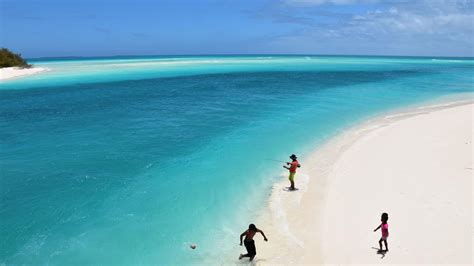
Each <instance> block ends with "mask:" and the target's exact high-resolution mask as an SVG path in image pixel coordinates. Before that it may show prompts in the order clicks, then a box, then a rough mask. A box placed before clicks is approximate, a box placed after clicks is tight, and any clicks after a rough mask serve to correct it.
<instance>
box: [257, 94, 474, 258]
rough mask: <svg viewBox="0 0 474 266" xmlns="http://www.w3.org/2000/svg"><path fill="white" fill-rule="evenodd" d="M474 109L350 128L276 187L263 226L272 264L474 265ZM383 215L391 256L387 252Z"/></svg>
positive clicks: (263, 254) (431, 111)
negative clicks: (382, 248) (382, 242)
mask: <svg viewBox="0 0 474 266" xmlns="http://www.w3.org/2000/svg"><path fill="white" fill-rule="evenodd" d="M473 110H474V105H473V104H472V103H469V104H466V103H464V104H461V105H459V104H457V105H448V106H444V107H433V108H425V109H417V110H415V111H414V112H411V113H405V114H402V115H396V116H386V117H383V118H380V119H376V121H370V122H368V123H365V124H364V125H361V126H359V127H357V128H353V129H351V130H348V131H347V132H345V133H344V134H343V135H341V136H339V137H336V138H335V139H333V140H332V141H330V142H329V143H327V144H326V145H325V146H324V147H322V148H320V149H318V151H317V152H316V153H315V154H314V155H313V156H311V158H309V159H307V160H305V161H303V162H302V164H303V166H304V167H303V168H302V170H301V171H300V173H299V174H298V177H297V178H298V179H297V186H299V188H300V190H298V191H296V192H286V191H284V190H282V187H284V186H287V184H286V183H287V181H284V182H283V181H282V182H281V183H279V184H276V185H275V186H274V188H273V192H272V195H271V198H270V201H269V206H270V208H269V211H268V212H267V213H266V214H265V215H263V216H262V218H261V219H260V221H259V224H260V225H261V227H262V229H263V228H267V231H266V233H267V235H268V238H269V242H268V243H261V244H260V243H259V248H260V250H259V254H258V255H257V256H258V257H259V260H258V261H257V262H260V263H261V264H267V263H270V264H272V263H298V264H299V263H308V264H314V263H323V264H354V263H355V264H378V263H383V264H398V263H410V264H421V263H430V264H431V263H436V264H440V263H449V264H471V263H472V254H473V251H472V236H473V227H472V206H473V203H472V190H473V187H472V185H473V183H472V178H473V172H472V171H473V169H472V168H473V160H472V157H473V145H472V139H473ZM382 212H387V213H388V214H389V220H388V224H389V232H390V236H389V238H388V244H389V250H390V251H389V252H388V253H386V254H385V255H382V254H377V249H378V240H379V238H380V235H381V233H380V231H377V232H373V229H375V228H376V227H377V226H378V225H379V224H380V215H381V213H382Z"/></svg>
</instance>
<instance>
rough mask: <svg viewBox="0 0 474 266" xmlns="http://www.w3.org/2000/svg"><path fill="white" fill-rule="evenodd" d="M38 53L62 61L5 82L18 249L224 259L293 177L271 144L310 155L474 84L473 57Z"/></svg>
mask: <svg viewBox="0 0 474 266" xmlns="http://www.w3.org/2000/svg"><path fill="white" fill-rule="evenodd" d="M32 63H34V64H35V65H36V66H38V67H47V68H49V69H50V71H48V72H47V73H43V74H38V75H35V76H30V77H26V78H22V79H18V80H11V81H6V82H3V83H0V127H1V131H0V171H1V172H0V174H1V175H0V197H1V198H0V217H1V219H0V236H1V237H0V241H1V242H0V243H1V247H0V263H6V264H34V265H38V264H39V265H44V264H52V265H84V264H101V265H130V264H158V263H159V264H176V263H180V264H191V263H200V262H201V263H202V262H215V263H222V262H226V261H223V260H222V258H224V257H227V256H228V255H229V254H231V252H233V251H235V246H236V245H237V244H238V235H239V234H240V233H241V231H242V230H243V229H245V227H246V226H248V224H249V223H250V222H253V221H254V218H255V217H256V215H257V214H258V211H259V210H261V208H263V207H265V199H266V198H267V197H268V193H269V192H270V187H271V185H272V184H273V183H274V182H275V181H277V180H280V179H281V178H284V177H283V176H282V173H283V170H284V169H283V168H281V164H279V163H278V162H275V161H274V160H287V158H288V155H290V154H291V153H296V154H298V155H300V158H301V159H302V161H304V158H305V155H307V154H309V153H310V152H311V151H313V150H314V149H315V148H317V147H318V145H320V144H321V143H323V142H324V141H326V140H327V139H328V138H330V137H332V136H334V135H335V134H337V133H339V132H341V131H342V130H344V129H345V128H347V127H349V126H353V125H355V124H357V123H358V122H360V121H363V120H364V119H367V118H370V117H374V116H376V115H378V114H380V113H383V112H386V111H389V110H392V109H395V108H401V107H404V106H408V105H412V104H419V103H422V102H426V101H432V100H435V99H438V98H440V97H445V96H456V95H462V96H459V97H461V98H464V99H466V98H472V92H474V87H473V77H474V60H473V59H470V58H403V57H342V56H334V57H331V56H269V55H262V56H200V57H193V56H179V57H172V56H168V57H117V58H89V59H49V60H32ZM262 227H264V225H262ZM269 238H271V236H269ZM191 242H194V243H197V244H198V249H196V250H194V251H191V250H190V249H189V248H188V247H187V245H188V244H189V243H191ZM237 255H238V254H237Z"/></svg>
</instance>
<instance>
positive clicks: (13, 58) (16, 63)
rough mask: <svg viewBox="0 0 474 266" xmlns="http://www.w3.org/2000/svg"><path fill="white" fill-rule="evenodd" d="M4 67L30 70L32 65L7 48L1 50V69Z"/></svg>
mask: <svg viewBox="0 0 474 266" xmlns="http://www.w3.org/2000/svg"><path fill="white" fill-rule="evenodd" d="M4 67H21V68H30V67H32V65H30V64H28V63H27V62H26V60H25V59H23V58H22V57H21V55H20V54H15V53H13V52H12V51H10V50H8V49H7V48H1V49H0V68H4Z"/></svg>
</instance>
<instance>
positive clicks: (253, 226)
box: [249, 224, 257, 231]
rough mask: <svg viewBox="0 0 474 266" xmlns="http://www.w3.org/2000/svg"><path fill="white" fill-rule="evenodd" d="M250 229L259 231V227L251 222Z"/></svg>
mask: <svg viewBox="0 0 474 266" xmlns="http://www.w3.org/2000/svg"><path fill="white" fill-rule="evenodd" d="M249 230H252V231H257V227H256V226H255V225H254V224H249Z"/></svg>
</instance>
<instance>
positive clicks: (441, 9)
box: [0, 0, 474, 57]
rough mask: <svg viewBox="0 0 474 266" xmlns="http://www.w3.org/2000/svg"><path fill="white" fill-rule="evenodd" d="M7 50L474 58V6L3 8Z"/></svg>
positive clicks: (49, 1)
mask: <svg viewBox="0 0 474 266" xmlns="http://www.w3.org/2000/svg"><path fill="white" fill-rule="evenodd" d="M0 46H3V47H7V48H10V49H12V50H14V51H15V52H18V53H21V54H22V55H24V56H26V57H44V56H100V55H104V56H107V55H144V54H255V53H257V54H262V53H264V54H293V53H297V54H354V55H365V54H368V55H421V56H431V55H435V56H474V0H385V1H382V0H275V1H259V0H221V1H217V0H214V1H211V0H194V1H191V0H187V1H185V0H174V1H171V0H169V1H161V0H155V1H152V0H133V1H131V0H129V1H125V0H95V1H92V0H82V1H79V0H0Z"/></svg>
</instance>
